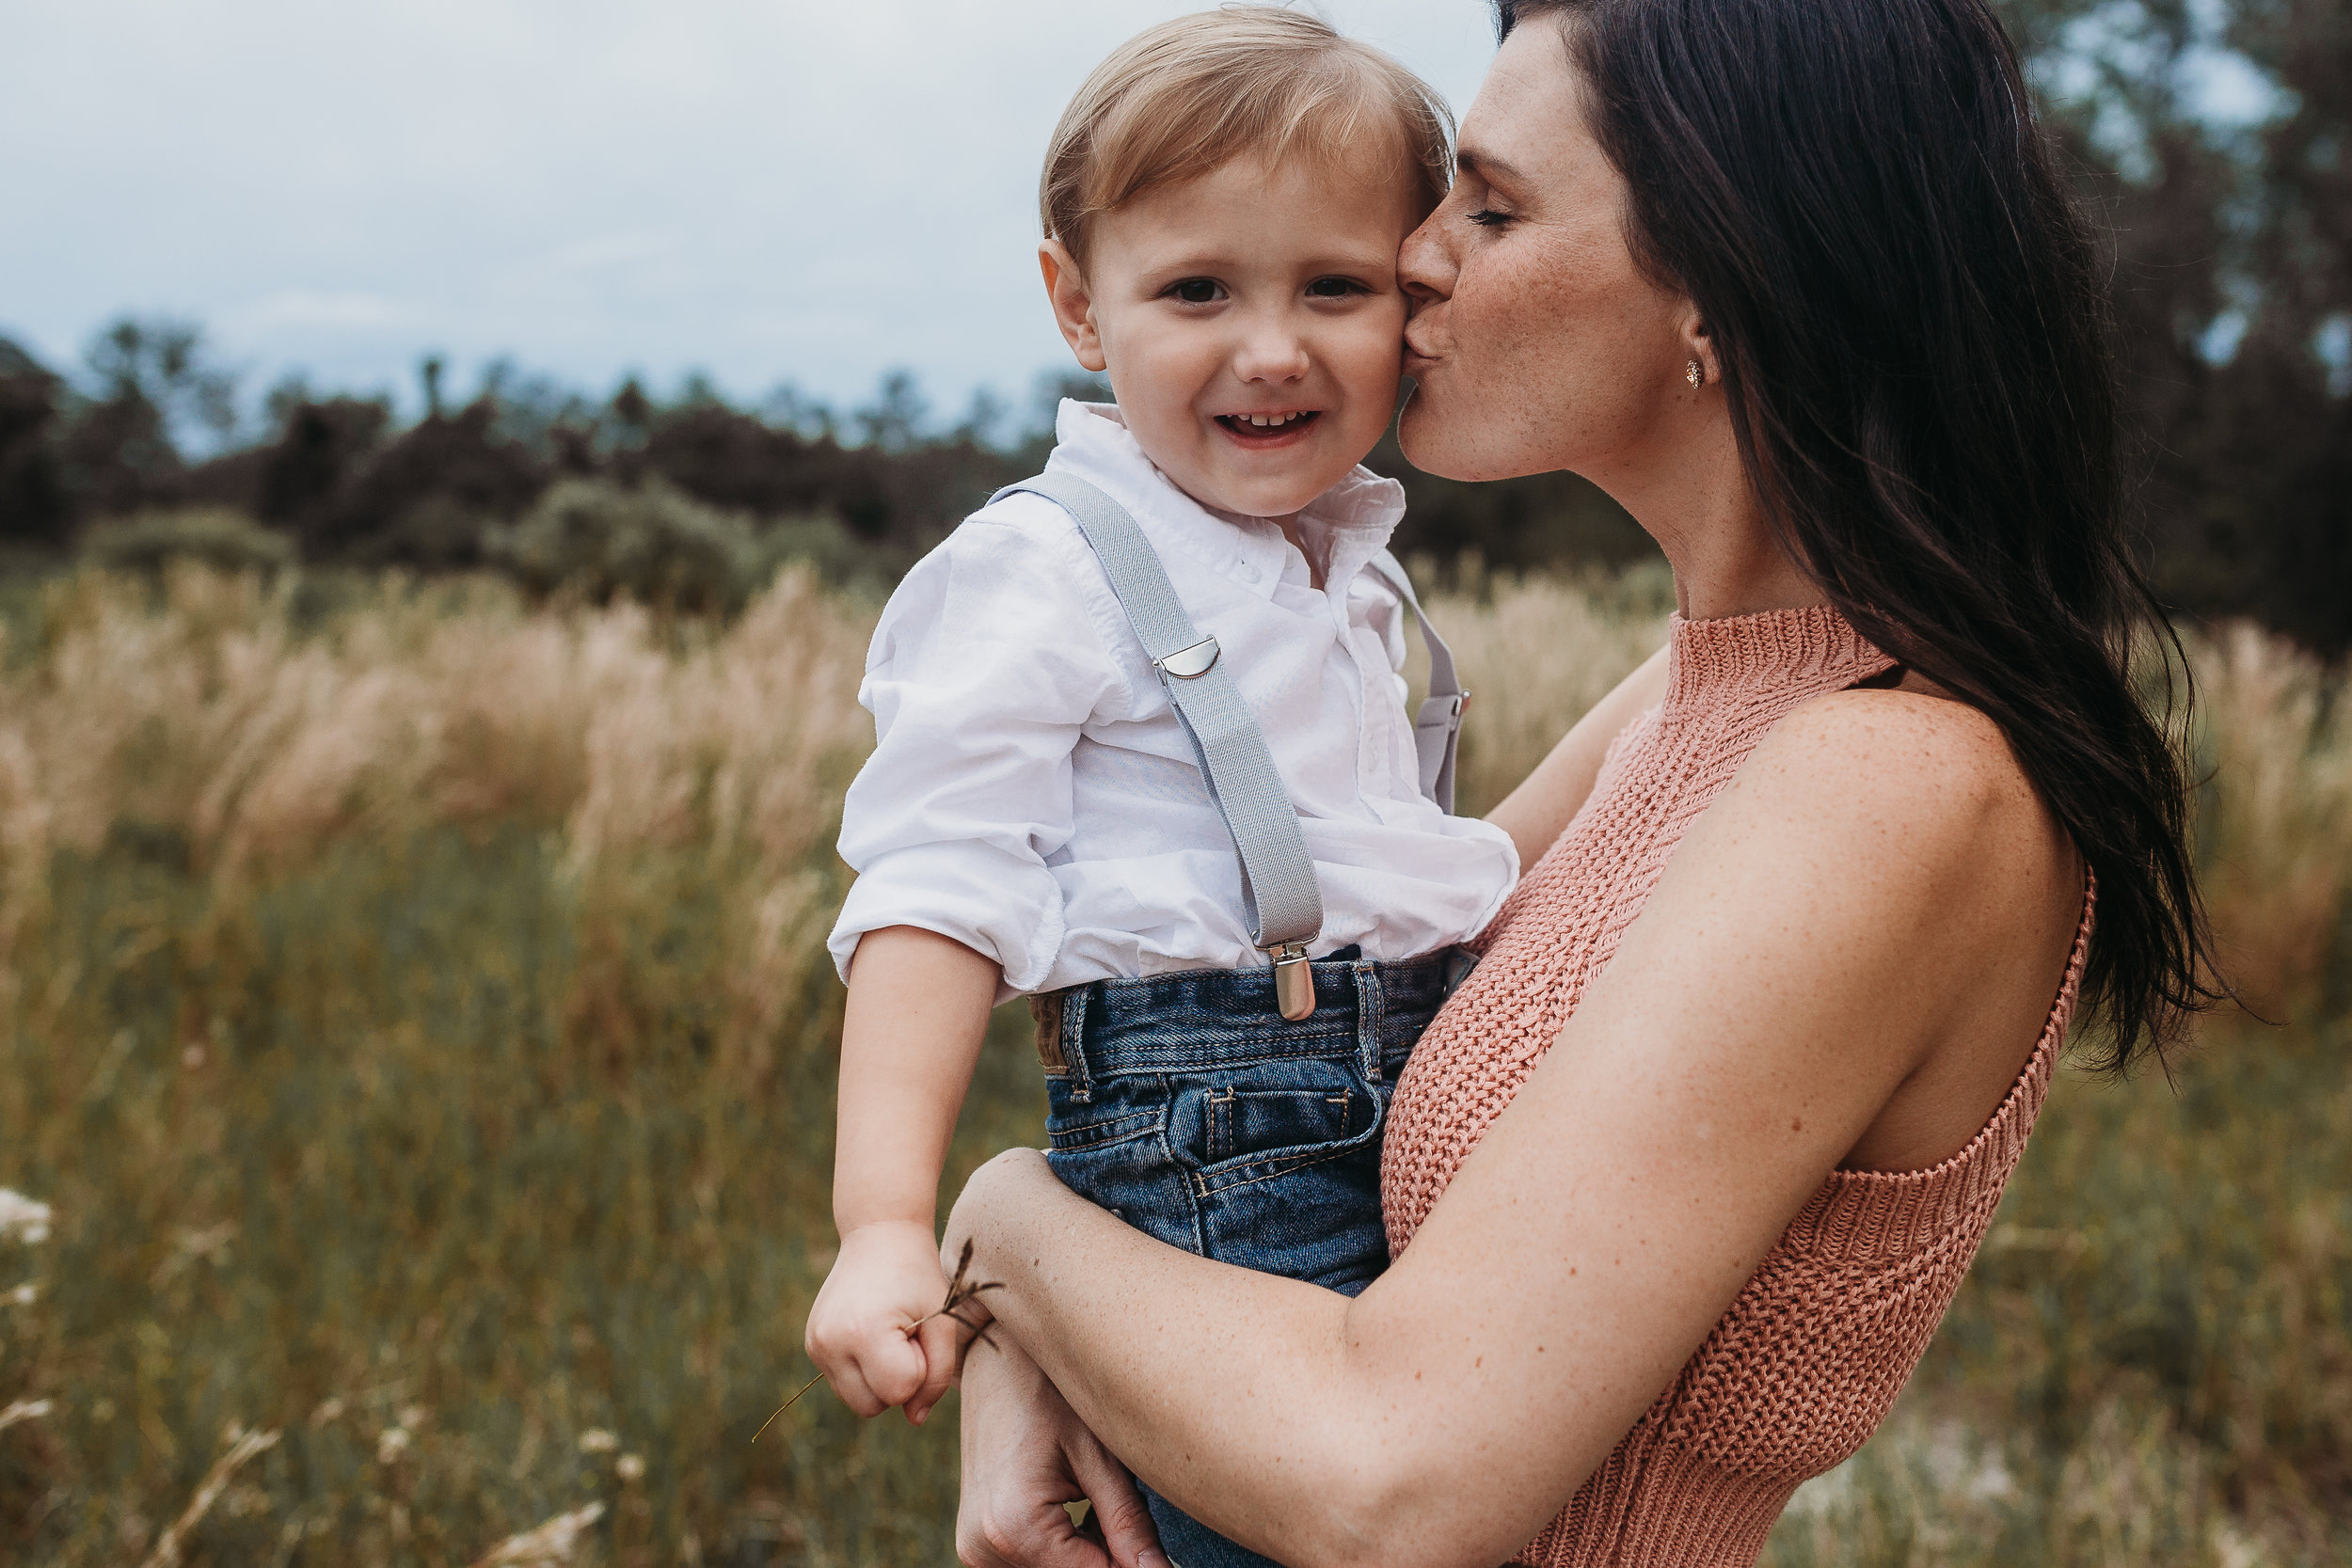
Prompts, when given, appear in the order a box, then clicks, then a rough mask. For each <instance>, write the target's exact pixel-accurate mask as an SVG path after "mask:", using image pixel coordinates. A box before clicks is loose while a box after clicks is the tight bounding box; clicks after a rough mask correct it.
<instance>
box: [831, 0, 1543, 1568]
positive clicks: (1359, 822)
mask: <svg viewBox="0 0 2352 1568" xmlns="http://www.w3.org/2000/svg"><path fill="white" fill-rule="evenodd" d="M1447 161H1448V147H1447V122H1446V117H1445V111H1444V109H1443V107H1442V106H1441V104H1440V103H1438V101H1437V99H1436V98H1435V95H1434V94H1433V93H1431V91H1430V90H1429V89H1428V88H1427V87H1424V86H1423V85H1422V83H1421V82H1419V81H1418V80H1417V79H1415V78H1414V77H1413V76H1411V75H1410V74H1409V73H1407V72H1406V71H1404V70H1403V69H1402V68H1401V67H1399V66H1398V65H1396V64H1395V63H1394V62H1393V61H1391V60H1390V59H1388V58H1387V57H1386V56H1385V55H1380V54H1379V53H1377V52H1376V51H1374V50H1371V49H1368V48H1366V47H1364V46H1362V45H1359V44H1356V43H1353V42H1350V41H1348V40H1343V39H1341V38H1340V37H1339V36H1337V35H1336V34H1335V33H1333V32H1332V31H1331V29H1330V28H1328V27H1327V26H1326V25H1325V24H1322V23H1320V22H1318V21H1316V20H1314V19H1313V18H1311V17H1309V16H1305V15H1301V14H1299V13H1296V12H1293V11H1288V10H1283V9H1278V8H1272V7H1241V8H1228V9H1224V10H1219V11H1213V12H1206V13H1202V14H1200V15H1196V16H1190V17H1184V18H1182V19H1179V20H1177V21H1174V22H1170V23H1168V24H1163V25H1161V26H1158V27H1154V28H1152V29H1151V30H1150V31H1148V32H1146V33H1144V34H1142V35H1141V36H1139V37H1137V38H1136V39H1135V40H1131V41H1130V42H1129V43H1127V44H1126V45H1125V46H1123V47H1122V48H1120V50H1119V51H1118V52H1117V53H1116V54H1114V55H1112V56H1111V57H1110V58H1109V59H1108V60H1106V61H1105V62H1104V64H1103V65H1102V66H1101V67H1100V68H1098V69H1097V70H1096V71H1095V72H1094V74H1093V75H1092V76H1091V77H1090V78H1089V80H1088V81H1087V83H1086V85H1085V86H1084V87H1082V88H1081V89H1080V91H1079V93H1078V96H1077V98H1076V99H1075V101H1074V102H1073V103H1072V104H1071V105H1070V107H1069V109H1068V111H1067V112H1066V113H1065V114H1064V115H1063V117H1062V120H1061V123H1060V126H1059V127H1058V128H1057V131H1056V132H1055V135H1054V139H1053V143H1052V146H1051V148H1050V150H1049V152H1048V155H1047V159H1046V165H1045V173H1044V178H1043V181H1042V182H1041V207H1042V209H1043V213H1042V215H1043V221H1044V229H1045V234H1046V238H1045V241H1044V244H1043V245H1042V247H1041V251H1040V261H1041V264H1042V269H1043V272H1044V277H1045V286H1046V290H1047V293H1049V294H1050V295H1051V296H1052V300H1053V306H1054V312H1055V316H1056V318H1057V321H1058V323H1059V325H1060V326H1061V329H1062V333H1063V336H1064V337H1065V338H1067V339H1068V341H1069V342H1070V346H1071V348H1072V350H1073V352H1074V353H1075V354H1076V356H1077V357H1078V360H1079V362H1080V363H1081V364H1083V365H1085V366H1086V367H1087V368H1088V369H1089V370H1090V371H1096V372H1107V373H1108V375H1109V377H1110V382H1111V387H1112V389H1113V392H1114V394H1115V395H1116V397H1117V400H1118V401H1117V404H1116V405H1115V406H1114V405H1103V404H1078V403H1064V404H1062V405H1061V409H1060V414H1059V418H1058V420H1057V427H1056V435H1057V441H1058V445H1057V448H1056V450H1055V451H1054V454H1053V457H1052V459H1051V461H1050V462H1049V464H1048V465H1047V468H1046V472H1045V474H1044V475H1043V476H1041V478H1040V479H1039V480H1037V481H1033V482H1031V483H1030V485H1029V486H1025V487H1015V489H1014V490H1012V491H1009V492H1007V493H1004V494H1000V495H999V496H998V497H997V498H996V499H993V500H992V501H991V502H990V503H989V504H988V505H987V506H986V507H984V508H982V509H981V510H980V511H979V512H978V513H977V514H975V515H973V516H972V517H970V518H969V519H967V520H966V521H965V522H964V524H963V525H962V527H961V528H959V529H958V530H957V531H956V532H955V533H954V534H953V535H952V536H951V537H950V538H949V539H948V540H947V541H946V543H945V544H944V545H942V546H940V547H939V548H938V549H937V550H935V551H933V552H932V553H931V554H930V556H929V557H928V558H926V559H925V560H924V561H923V562H922V563H921V564H919V565H918V566H916V567H915V569H914V571H913V572H912V573H911V574H909V576H908V577H907V578H906V581H905V582H904V583H903V584H902V585H901V586H900V588H899V589H898V593H897V594H894V595H893V596H892V599H891V601H890V605H889V608H888V609H887V610H884V612H883V615H882V624H881V626H879V628H878V629H877V630H876V632H875V636H874V643H873V648H872V652H871V654H870V655H869V657H868V659H867V664H866V683H865V687H864V689H863V691H862V692H861V694H860V695H861V700H862V701H863V702H864V703H865V704H866V706H867V707H869V708H870V709H872V711H873V713H874V716H875V724H876V730H877V734H878V744H877V747H876V749H875V752H874V754H873V757H872V759H871V760H870V761H869V762H868V763H867V764H866V768H865V770H864V771H863V772H861V773H860V774H859V776H858V779H857V782H856V784H854V785H853V786H852V787H851V789H850V795H849V800H848V802H847V805H846V808H845V811H844V816H843V823H842V833H841V853H842V856H843V858H844V859H845V860H847V861H848V862H849V863H850V864H851V865H852V866H854V867H855V868H856V869H857V870H858V872H859V873H860V878H859V880H858V882H857V884H856V886H855V888H854V889H853V890H852V891H851V893H850V897H849V900H848V903H847V905H846V906H845V907H844V909H843V911H842V912H841V918H840V922H839V924H838V925H837V926H836V927H835V928H834V934H833V939H832V950H833V953H834V958H835V960H836V962H837V963H838V964H839V965H840V968H841V971H842V973H843V975H844V977H845V978H846V979H847V981H848V983H849V988H850V999H849V1010H848V1015H847V1018H846V1021H845V1023H844V1027H843V1035H842V1062H841V1089H840V1096H841V1101H840V1142H839V1152H838V1157H837V1161H836V1164H835V1168H834V1218H835V1221H836V1223H837V1224H838V1225H839V1227H840V1231H841V1252H840V1256H839V1259H838V1260H837V1261H836V1262H835V1263H834V1269H833V1273H832V1275H831V1277H829V1278H828V1279H827V1280H826V1282H825V1286H824V1289H823V1291H822V1292H821V1293H820V1294H819V1295H818V1300H817V1303H816V1306H815V1307H814V1309H813V1310H812V1312H811V1314H810V1318H809V1324H808V1347H809V1354H811V1356H812V1357H814V1358H815V1360H816V1361H817V1363H818V1366H819V1368H821V1369H822V1370H824V1372H825V1373H826V1375H827V1376H828V1378H829V1379H830V1380H831V1382H832V1384H833V1386H834V1390H835V1391H836V1392H838V1393H839V1394H840V1395H841V1397H842V1398H843V1399H844V1400H846V1401H847V1402H849V1403H850V1406H851V1407H852V1408H854V1409H856V1410H857V1411H858V1412H859V1413H860V1414H862V1415H873V1414H876V1413H878V1412H880V1411H881V1410H882V1409H885V1408H888V1407H889V1406H891V1405H895V1404H903V1405H905V1406H906V1407H907V1411H908V1414H909V1416H910V1418H914V1419H917V1420H919V1419H921V1418H922V1417H923V1416H924V1415H925V1414H927V1413H928V1411H929V1410H930V1407H931V1405H932V1404H933V1403H934V1402H936V1401H937V1400H938V1399H939V1397H940V1395H941V1393H942V1392H943V1391H944V1389H945V1387H946V1381H947V1378H948V1377H949V1376H950V1375H951V1374H952V1372H953V1370H954V1367H955V1363H956V1354H957V1348H958V1347H957V1343H956V1328H955V1325H954V1324H953V1323H949V1322H947V1321H946V1320H945V1319H940V1318H936V1317H933V1316H931V1315H932V1314H934V1313H936V1311H937V1309H938V1307H939V1306H940V1304H941V1300H942V1297H943V1296H944V1294H945V1292H946V1280H945V1279H944V1278H943V1277H942V1274H941V1270H940V1264H939V1257H938V1251H937V1241H936V1232H935V1230H934V1225H935V1218H936V1217H935V1214H934V1202H935V1198H936V1192H937V1186H938V1181H939V1176H940V1167H941V1163H942V1161H943V1159H944V1157H945V1153H946V1146H947V1141H948V1136H949V1133H950V1132H951V1131H952V1130H953V1127H954V1124H955V1119H956V1113H957V1110H958V1107H959V1106H960V1105H961V1101H962V1098H963V1095H964V1092H965V1090H966V1088H967V1087H968V1086H969V1084H970V1079H971V1073H972V1069H973V1065H974V1061H975V1058H976V1056H977V1052H978V1049H979V1044H980V1039H981V1036H982V1033H983V1031H984V1029H985V1026H986V1023H987V1019H988V1014H989V1010H990V1008H991V1006H993V1004H995V1003H996V1002H998V1001H999V1000H1002V999H1004V998H1005V997H1008V996H1010V995H1016V994H1022V993H1026V994H1028V995H1029V996H1030V998H1031V1004H1032V1009H1033V1011H1034V1012H1035V1013H1036V1015H1037V1018H1038V1021H1039V1032H1038V1047H1039V1055H1040V1057H1041V1061H1042V1062H1043V1064H1044V1067H1045V1069H1046V1073H1047V1085H1048V1101H1049V1120H1048V1130H1049V1132H1050V1133H1051V1136H1052V1141H1053V1152H1052V1154H1051V1156H1050V1158H1051V1159H1052V1161H1053V1164H1054V1167H1055V1169H1056V1170H1057V1172H1058V1173H1059V1174H1060V1175H1061V1177H1062V1179H1063V1180H1065V1181H1066V1182H1068V1183H1069V1184H1070V1185H1071V1187H1072V1188H1073V1190H1075V1191H1077V1192H1079V1193H1080V1194H1082V1195H1083V1196H1088V1197H1089V1198H1091V1199H1093V1200H1094V1201H1096V1202H1098V1203H1102V1204H1104V1205H1105V1206H1106V1207H1109V1208H1112V1209H1113V1210H1114V1211H1115V1212H1119V1213H1120V1214H1121V1215H1122V1216H1123V1217H1124V1218H1125V1219H1127V1221H1128V1222H1129V1223H1130V1224H1133V1225H1135V1226H1136V1227H1140V1228H1142V1229H1144V1230H1146V1231H1149V1232H1150V1233H1152V1234H1153V1235H1155V1236H1158V1237H1160V1238H1161V1239H1163V1240H1165V1241H1168V1242H1169V1243H1173V1244H1175V1245H1178V1246H1182V1247H1184V1248H1185V1249H1186V1250H1188V1251H1192V1252H1195V1253H1200V1254H1203V1255H1206V1256H1208V1257H1212V1258H1220V1259H1226V1260H1228V1261H1232V1262H1236V1263H1240V1264H1242V1265H1245V1266H1248V1267H1251V1268H1259V1269H1267V1270H1272V1271H1275V1272H1279V1273H1281V1274H1285V1275H1293V1276H1294V1277H1297V1278H1302V1279H1310V1280H1313V1281H1315V1282H1318V1283H1321V1284H1324V1285H1327V1286H1329V1287H1330V1288H1332V1289H1334V1290H1340V1291H1348V1292H1350V1293H1353V1292H1354V1291H1360V1290H1361V1289H1362V1288H1363V1287H1364V1286H1365V1285H1367V1284H1369V1283H1370V1282H1371V1280H1372V1279H1373V1277H1374V1276H1375V1275H1377V1274H1378V1273H1379V1271H1380V1270H1381V1269H1382V1268H1383V1267H1384V1266H1385V1265H1386V1263H1387V1260H1388V1254H1387V1248H1386V1245H1385V1243H1384V1240H1383V1235H1382V1230H1381V1224H1380V1212H1379V1161H1380V1145H1379V1140H1380V1134H1381V1130H1382V1126H1383V1124H1384V1122H1385V1119H1386V1109H1387V1105H1388V1100H1389V1092H1390V1087H1391V1085H1392V1084H1393V1083H1394V1082H1395V1079H1396V1074H1397V1072H1398V1070H1399V1069H1401V1068H1402V1067H1403V1065H1404V1063H1405V1060H1406V1055H1407V1053H1409V1052H1410V1050H1411V1048H1412V1044H1413V1041H1414V1040H1415V1039H1416V1038H1417V1037H1419V1035H1420V1033H1421V1031H1422V1027H1423V1026H1424V1025H1425V1024H1426V1023H1427V1022H1428V1021H1429V1019H1430V1017H1431V1016H1432V1014H1433V1013H1434V1012H1435V1011H1436V1009H1437V1007H1438V1004H1439V1003H1440V1002H1441V1001H1442V1000H1443V999H1444V996H1445V994H1446V991H1447V990H1448V988H1449V986H1450V984H1451V982H1452V980H1454V979H1455V978H1458V974H1454V973H1451V971H1452V969H1453V968H1454V965H1455V964H1456V963H1457V962H1458V960H1459V953H1458V949H1456V947H1455V944H1456V943H1458V942H1463V941H1465V940H1466V939H1468V938H1470V937H1471V936H1473V935H1475V934H1476V933H1477V932H1478V931H1479V930H1480V929H1481V928H1483V927H1485V926H1486V923H1487V921H1488V920H1489V919H1490V918H1491V917H1492V916H1493V914H1494V913H1495V911H1496V910H1497V909H1498V908H1499V906H1500V905H1501V904H1502V899H1503V896H1504V895H1505V894H1507V893H1508V892H1509V891H1510V889H1511V886H1512V883H1513V881H1514V880H1515V879H1516V877H1517V875H1518V859H1517V856H1516V853H1515V852H1514V850H1513V848H1512V846H1511V842H1510V840H1509V838H1508V837H1507V836H1506V835H1505V834H1504V833H1503V832H1502V831H1501V830H1500V829H1497V828H1494V827H1492V826H1490V825H1488V824H1486V823H1483V822H1476V821H1469V820H1464V819H1462V818H1459V817H1455V816H1450V815H1448V811H1449V810H1450V805H1451V794H1452V781H1451V733H1452V727H1453V724H1454V722H1458V716H1459V706H1460V699H1459V697H1458V695H1457V694H1455V691H1454V688H1453V683H1452V678H1451V661H1450V659H1447V658H1444V657H1442V652H1441V644H1434V643H1433V658H1434V659H1435V661H1436V662H1437V663H1438V665H1439V670H1438V676H1437V678H1435V679H1433V682H1432V685H1433V689H1435V690H1436V691H1437V693H1438V695H1437V696H1436V698H1434V699H1433V702H1432V703H1431V704H1430V705H1426V706H1425V707H1424V711H1423V714H1422V721H1421V722H1420V724H1419V725H1417V724H1416V722H1415V721H1413V720H1410V719H1408V718H1407V716H1406V711H1405V706H1404V697H1405V683H1404V681H1403V679H1402V677H1401V676H1400V674H1399V671H1400V670H1401V669H1402V668H1403V664H1404V658H1405V629H1404V619H1405V615H1406V612H1407V609H1408V607H1410V590H1409V588H1407V587H1406V585H1405V582H1404V578H1403V575H1402V573H1401V572H1400V571H1398V570H1397V568H1396V566H1395V563H1394V562H1393V560H1392V559H1391V558H1390V557H1389V556H1388V555H1387V553H1386V548H1385V546H1386V545H1387V542H1388V539H1389V537H1390V535H1391V532H1392V531H1394V529H1395V527H1396V524H1397V520H1398V518H1399V516H1400V515H1401V513H1402V511H1403V494H1402V491H1401V489H1400V488H1399V486H1398V485H1397V484H1396V483H1394V482H1392V481H1390V480H1384V479H1380V478H1377V477H1375V475H1373V474H1371V473H1369V472H1368V471H1366V470H1365V469H1363V468H1361V467H1358V466H1357V465H1358V464H1359V461H1360V459H1361V458H1362V457H1363V455H1364V454H1365V453H1366V452H1367V451H1370V450H1371V448H1372V446H1373V444H1374V443H1375V441H1376V440H1377V439H1378V438H1379V436H1380V435H1381V433H1382V432H1383V431H1384V430H1385V429H1386V428H1387V426H1388V422H1389V420H1390V417H1391V414H1392V412H1393V411H1394V409H1395V407H1396V400H1397V389H1398V375H1399V364H1400V359H1401V343H1402V336H1403V330H1404V325H1405V317H1406V297H1405V294H1404V293H1403V291H1402V290H1401V288H1400V287H1399V285H1398V280H1397V276H1396V255H1397V247H1398V245H1399V243H1400V242H1401V241H1402V240H1403V239H1404V238H1405V236H1406V234H1407V233H1408V232H1410V231H1411V230H1412V229H1413V227H1414V226H1415V225H1416V224H1418V223H1419V222H1420V221H1421V219H1422V217H1424V216H1425V215H1426V214H1428V213H1429V211H1430V210H1431V208H1432V207H1433V206H1434V205H1435V204H1436V202H1437V201H1438V198H1439V197H1440V195H1441V194H1442V192H1443V189H1444V185H1445V182H1446V179H1447ZM1410 608H1414V609H1415V612H1416V613H1417V607H1410ZM1425 629H1426V627H1425V624H1424V630H1425ZM1433 797H1436V799H1433ZM1441 801H1442V803H1440V802H1441ZM1309 960H1312V961H1309ZM927 1317H929V1318H930V1322H929V1323H924V1322H923V1320H925V1319H926V1318H927ZM918 1323H920V1324H922V1326H921V1327H920V1328H919V1329H918V1328H917V1326H916V1325H917V1324H918ZM1151 1501H1152V1511H1153V1514H1154V1517H1155V1518H1156V1519H1157V1521H1158V1523H1159V1526H1160V1529H1161V1533H1162V1537H1163V1541H1164V1544H1166V1546H1167V1548H1168V1552H1169V1554H1170V1556H1171V1557H1172V1558H1173V1559H1174V1560H1176V1561H1178V1562H1181V1563H1183V1564H1184V1565H1185V1568H1214V1565H1216V1564H1220V1563H1229V1562H1231V1563H1257V1562H1261V1561H1263V1560H1262V1559H1260V1558H1258V1557H1257V1556H1256V1555H1255V1554H1253V1553H1248V1552H1246V1551H1244V1550H1243V1549H1242V1548H1240V1547H1238V1546H1234V1545H1232V1544H1231V1543H1228V1542H1225V1541H1224V1540H1222V1538H1220V1537H1217V1536H1216V1535H1214V1534H1212V1533H1211V1532H1209V1531H1207V1530H1206V1529H1204V1528H1201V1527H1200V1526H1198V1525H1196V1524H1194V1523H1192V1521H1190V1520H1188V1519H1186V1518H1184V1515H1183V1514H1181V1513H1176V1512H1175V1511H1174V1510H1172V1509H1170V1508H1168V1506H1167V1505H1166V1504H1165V1503H1164V1502H1162V1501H1161V1500H1160V1499H1158V1498H1157V1497H1152V1499H1151Z"/></svg>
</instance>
